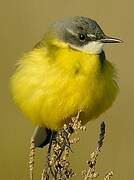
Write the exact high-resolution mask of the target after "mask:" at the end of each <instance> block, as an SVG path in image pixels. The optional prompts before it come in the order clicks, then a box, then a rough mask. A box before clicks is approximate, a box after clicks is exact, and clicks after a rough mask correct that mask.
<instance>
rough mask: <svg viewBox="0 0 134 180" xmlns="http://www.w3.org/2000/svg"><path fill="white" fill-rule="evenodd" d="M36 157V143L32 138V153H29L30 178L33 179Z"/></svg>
mask: <svg viewBox="0 0 134 180" xmlns="http://www.w3.org/2000/svg"><path fill="white" fill-rule="evenodd" d="M34 158H35V144H34V139H33V138H31V141H30V153H29V170H30V180H33V170H34Z"/></svg>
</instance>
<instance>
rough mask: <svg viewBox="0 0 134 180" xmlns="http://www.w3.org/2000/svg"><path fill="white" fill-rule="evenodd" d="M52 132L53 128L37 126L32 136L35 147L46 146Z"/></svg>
mask: <svg viewBox="0 0 134 180" xmlns="http://www.w3.org/2000/svg"><path fill="white" fill-rule="evenodd" d="M51 134H52V131H51V130H49V129H47V128H45V127H40V126H37V127H36V128H35V130H34V133H33V136H32V139H33V141H34V144H35V147H40V148H43V147H44V146H46V145H47V144H48V143H49V142H50V138H51Z"/></svg>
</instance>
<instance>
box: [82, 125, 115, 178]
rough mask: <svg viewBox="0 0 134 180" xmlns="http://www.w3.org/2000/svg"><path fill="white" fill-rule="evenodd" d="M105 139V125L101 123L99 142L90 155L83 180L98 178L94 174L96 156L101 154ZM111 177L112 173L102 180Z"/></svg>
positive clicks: (96, 174)
mask: <svg viewBox="0 0 134 180" xmlns="http://www.w3.org/2000/svg"><path fill="white" fill-rule="evenodd" d="M104 138H105V123H104V122H102V123H101V126H100V134H99V140H98V145H97V148H96V150H95V151H94V152H92V153H91V154H90V160H89V161H88V162H87V163H88V170H87V171H84V172H83V175H84V180H93V179H95V178H97V177H98V176H99V174H98V173H96V163H97V160H98V156H99V154H100V153H101V148H102V146H103V143H104ZM112 176H113V171H111V172H110V173H107V174H106V175H105V177H104V180H109V179H110V178H111V177H112Z"/></svg>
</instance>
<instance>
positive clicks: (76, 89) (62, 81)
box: [11, 48, 118, 130]
mask: <svg viewBox="0 0 134 180" xmlns="http://www.w3.org/2000/svg"><path fill="white" fill-rule="evenodd" d="M48 54H49V51H48V50H47V49H45V48H40V49H35V50H34V51H32V52H30V53H29V54H27V55H25V56H24V57H23V58H22V60H21V61H20V65H19V67H18V69H17V71H16V73H15V74H14V76H13V77H12V79H11V88H12V94H13V98H14V101H15V102H16V104H17V105H18V106H19V108H20V109H21V110H22V112H23V113H24V114H25V115H26V116H27V117H28V118H29V119H30V120H32V121H33V122H34V123H35V124H39V125H43V126H45V127H47V128H50V129H52V130H58V129H59V128H61V127H62V126H63V124H64V123H65V122H66V121H67V119H69V117H71V116H73V115H75V114H76V113H77V112H78V111H79V110H82V111H83V112H84V114H83V115H82V119H81V120H82V122H83V123H86V122H87V121H89V120H91V119H94V118H96V117H98V116H99V115H100V114H101V113H103V112H104V111H105V110H106V109H108V108H109V107H110V106H111V105H112V103H113V101H114V100H115V97H116V95H117V92H118V86H117V84H116V82H115V79H114V78H115V71H114V68H113V66H112V65H111V64H110V63H109V62H108V61H105V62H104V63H103V65H102V64H101V62H100V59H99V56H98V55H89V54H86V53H82V52H79V51H74V50H71V49H68V48H61V49H60V48H59V49H58V50H56V52H53V53H52V52H51V54H50V57H49V56H48Z"/></svg>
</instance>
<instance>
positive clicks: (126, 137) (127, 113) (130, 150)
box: [0, 0, 134, 180]
mask: <svg viewBox="0 0 134 180" xmlns="http://www.w3.org/2000/svg"><path fill="white" fill-rule="evenodd" d="M133 6H134V2H133V0H127V1H125V0H118V1H117V0H111V1H108V0H101V1H98V0H93V1H90V0H81V1H80V0H79V1H78V0H68V1H67V0H55V1H54V0H23V1H18V0H12V1H9V0H4V1H1V5H0V179H1V180H9V179H10V180H28V179H29V171H28V152H29V140H30V136H31V134H32V132H33V129H34V127H33V125H32V124H31V123H30V122H29V121H26V120H25V119H24V117H23V115H22V114H21V113H20V112H19V110H18V109H17V108H16V107H15V105H14V104H13V102H12V99H11V96H10V91H9V79H10V76H11V74H12V73H13V72H14V68H15V62H16V60H17V59H18V58H19V57H21V55H22V54H23V53H24V52H27V51H29V50H31V48H32V47H33V46H34V44H35V43H36V42H37V41H38V40H40V38H41V37H42V35H43V34H44V32H45V31H46V30H47V26H48V25H49V24H50V23H52V22H53V21H55V20H58V19H62V18H64V17H68V16H74V15H83V16H88V17H91V18H93V19H96V20H97V22H99V24H100V25H101V26H102V28H103V29H104V31H105V32H106V33H107V34H109V35H111V36H115V37H118V38H121V39H123V40H124V42H125V43H124V44H114V45H112V44H110V45H107V47H106V48H105V49H106V54H107V58H108V59H110V60H111V61H112V62H113V63H114V64H116V66H117V69H118V74H119V82H120V94H119V96H118V98H117V100H116V102H115V103H114V106H113V107H112V108H111V109H110V110H109V111H107V112H106V113H105V114H104V115H103V116H101V117H100V118H99V120H97V121H93V122H89V123H88V125H87V131H86V132H85V133H83V134H82V135H81V141H80V143H79V144H77V145H75V148H74V149H73V150H74V153H72V166H73V167H74V169H75V170H76V172H77V177H74V178H73V179H77V180H79V179H82V177H80V173H81V171H82V170H83V169H84V168H85V167H86V160H88V157H89V153H90V152H92V150H94V149H95V147H96V142H97V136H98V128H99V124H100V122H101V121H102V120H106V124H107V134H106V139H105V145H104V148H103V151H102V154H101V156H100V158H99V161H98V165H97V167H98V171H99V172H100V175H103V174H104V173H106V172H107V171H109V170H111V169H113V170H114V172H115V175H114V177H113V179H114V180H128V179H129V180H130V179H133V178H134V139H133V138H134V117H133V116H134V77H133V76H134V73H133V69H134V53H133V51H134V47H133V41H134V13H133ZM45 157H46V150H45V149H39V150H37V152H36V167H35V169H36V172H35V176H36V178H35V179H40V174H41V169H42V167H43V163H44V161H45ZM99 179H100V180H101V179H103V178H102V177H99V178H98V180H99Z"/></svg>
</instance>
